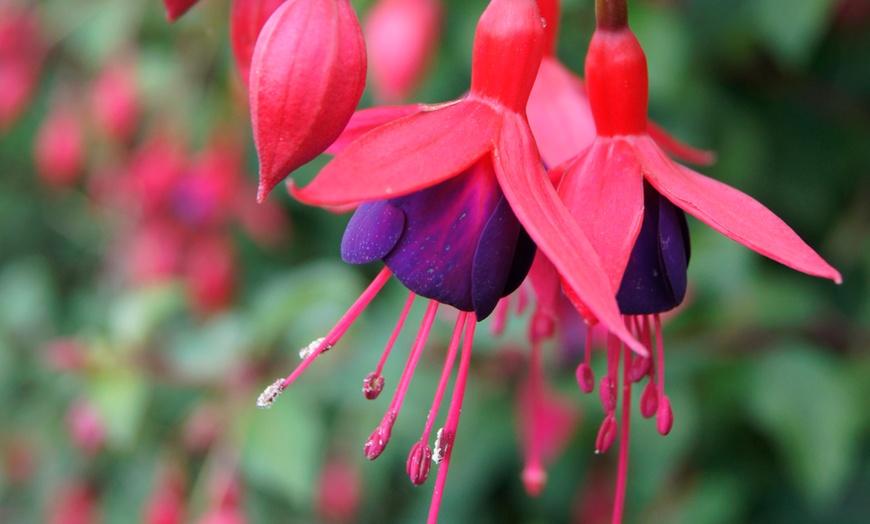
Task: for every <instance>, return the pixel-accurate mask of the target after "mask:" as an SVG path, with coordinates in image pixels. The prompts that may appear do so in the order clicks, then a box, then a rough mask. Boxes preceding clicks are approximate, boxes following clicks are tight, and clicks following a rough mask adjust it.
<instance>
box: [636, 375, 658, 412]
mask: <svg viewBox="0 0 870 524" xmlns="http://www.w3.org/2000/svg"><path fill="white" fill-rule="evenodd" d="M658 408H659V390H658V388H657V387H656V384H655V382H653V381H649V382H648V383H647V385H646V386H644V388H643V393H642V394H641V395H640V414H641V415H643V418H650V417H652V416H653V415H655V414H656V410H657V409H658Z"/></svg>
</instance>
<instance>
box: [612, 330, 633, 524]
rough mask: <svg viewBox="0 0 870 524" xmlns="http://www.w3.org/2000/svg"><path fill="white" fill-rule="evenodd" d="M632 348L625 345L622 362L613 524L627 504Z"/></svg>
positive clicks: (619, 518)
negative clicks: (620, 411)
mask: <svg viewBox="0 0 870 524" xmlns="http://www.w3.org/2000/svg"><path fill="white" fill-rule="evenodd" d="M630 361H631V349H630V348H629V347H628V346H625V353H624V359H623V364H622V370H623V377H622V378H623V380H622V427H621V430H622V434H621V435H620V438H619V464H618V466H617V476H616V496H615V497H614V501H613V524H620V523H621V522H622V511H623V506H624V504H625V485H626V483H627V481H628V442H629V435H630V427H629V424H630V420H631V380H629V378H628V375H629V371H630V368H631V366H630V365H629V363H630Z"/></svg>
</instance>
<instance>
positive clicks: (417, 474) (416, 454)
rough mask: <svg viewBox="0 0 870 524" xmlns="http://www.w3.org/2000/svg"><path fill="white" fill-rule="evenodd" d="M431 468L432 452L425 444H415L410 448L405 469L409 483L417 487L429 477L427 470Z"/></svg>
mask: <svg viewBox="0 0 870 524" xmlns="http://www.w3.org/2000/svg"><path fill="white" fill-rule="evenodd" d="M431 467H432V450H431V449H429V445H428V444H426V443H425V442H417V443H416V444H414V447H412V448H411V453H410V454H409V455H408V462H407V464H406V465H405V469H406V471H407V472H408V477H410V479H411V482H412V483H413V484H414V485H415V486H419V485H421V484H423V483H424V482H426V479H427V478H428V477H429V468H431Z"/></svg>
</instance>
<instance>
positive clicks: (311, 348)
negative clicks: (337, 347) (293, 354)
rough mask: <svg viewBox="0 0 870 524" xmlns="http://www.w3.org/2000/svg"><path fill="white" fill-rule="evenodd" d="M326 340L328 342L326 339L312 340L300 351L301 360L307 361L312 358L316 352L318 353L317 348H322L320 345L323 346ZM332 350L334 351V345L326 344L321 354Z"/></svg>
mask: <svg viewBox="0 0 870 524" xmlns="http://www.w3.org/2000/svg"><path fill="white" fill-rule="evenodd" d="M324 340H326V338H325V337H320V338H318V339H316V340H312V341H311V343H310V344H308V345H307V346H305V347H304V348H302V349H300V350H299V358H301V359H303V360H305V359H306V358H308V357H310V356H311V355H312V354H313V353H314V352H315V351H317V348H318V347H320V344H322V343H323V341H324ZM330 349H332V344H326V345H325V346H323V350H322V351H321V353H324V352H326V351H329V350H330Z"/></svg>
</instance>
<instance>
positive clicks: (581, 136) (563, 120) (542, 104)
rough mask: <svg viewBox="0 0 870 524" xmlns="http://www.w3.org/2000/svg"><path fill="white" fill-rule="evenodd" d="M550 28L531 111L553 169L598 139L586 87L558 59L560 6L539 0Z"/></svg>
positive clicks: (680, 153) (695, 157) (672, 147)
mask: <svg viewBox="0 0 870 524" xmlns="http://www.w3.org/2000/svg"><path fill="white" fill-rule="evenodd" d="M538 7H539V8H540V10H541V16H542V17H543V18H544V20H546V24H545V25H544V34H545V36H546V39H545V43H546V45H545V47H544V56H543V59H542V60H541V68H540V69H539V70H538V77H537V78H536V79H535V85H534V87H532V92H531V94H530V96H529V104H528V107H527V108H526V111H527V114H528V117H529V125H530V126H531V128H532V132H533V133H534V135H535V140H536V141H537V144H538V150H539V151H540V153H541V159H543V161H544V164H545V165H546V166H548V167H555V166H557V165H559V164H562V163H563V162H565V161H567V160H569V159H570V158H572V157H573V156H574V155H576V154H577V153H579V152H580V151H582V150H583V149H584V148H586V147H587V146H588V145H589V144H591V143H592V141H593V140H594V139H595V122H594V121H593V119H592V108H591V107H590V106H589V96H588V95H587V93H586V85H585V83H584V82H583V79H581V78H580V77H579V76H577V75H576V74H574V73H573V72H571V71H570V70H569V69H568V68H567V67H565V65H564V64H563V63H562V62H561V61H560V60H559V57H558V56H556V43H557V40H558V36H559V27H560V22H561V20H560V18H561V16H560V15H561V9H560V0H538ZM647 131H648V133H649V134H650V136H651V137H652V138H653V140H655V141H656V143H658V144H659V145H660V146H662V147H663V148H664V149H665V150H666V151H668V152H669V153H671V154H673V155H675V156H676V157H678V158H681V159H683V160H685V161H687V162H690V163H693V164H709V163H711V162H712V161H713V159H714V155H713V154H712V153H711V152H709V151H702V150H698V149H694V148H692V147H690V146H688V145H686V144H683V143H681V142H680V141H678V140H677V139H675V138H673V137H672V136H670V135H669V134H668V133H666V132H665V131H664V130H663V129H661V128H660V127H658V126H657V125H655V124H654V123H652V122H649V123H648V129H647Z"/></svg>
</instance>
